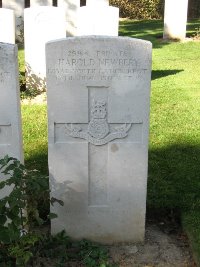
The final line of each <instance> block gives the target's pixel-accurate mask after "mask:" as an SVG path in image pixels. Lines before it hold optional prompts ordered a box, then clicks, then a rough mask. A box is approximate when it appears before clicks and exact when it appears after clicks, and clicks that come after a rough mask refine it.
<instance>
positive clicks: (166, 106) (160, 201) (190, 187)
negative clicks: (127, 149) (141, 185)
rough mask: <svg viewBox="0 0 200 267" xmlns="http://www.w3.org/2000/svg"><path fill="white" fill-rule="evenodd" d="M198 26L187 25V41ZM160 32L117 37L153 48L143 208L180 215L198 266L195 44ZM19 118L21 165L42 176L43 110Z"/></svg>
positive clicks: (138, 30)
mask: <svg viewBox="0 0 200 267" xmlns="http://www.w3.org/2000/svg"><path fill="white" fill-rule="evenodd" d="M199 26H200V20H193V21H190V22H189V23H188V32H187V36H188V37H189V36H193V35H194V34H195V29H196V28H197V27H199ZM162 29H163V22H162V21H158V20H153V21H140V22H139V21H123V22H121V24H120V35H121V36H129V37H134V38H142V39H145V40H149V41H151V42H152V43H153V71H152V91H151V119H150V144H149V177H148V199H147V206H148V209H149V210H150V209H157V210H159V209H160V210H161V209H162V210H163V209H164V210H171V209H176V210H179V211H180V212H181V214H182V215H181V216H182V222H183V227H184V229H185V231H187V233H188V236H189V238H190V240H191V244H192V247H193V251H194V252H195V253H196V258H197V259H199V262H200V121H199V118H200V75H199V73H200V52H199V51H200V42H167V41H163V40H162ZM20 53H21V54H20V58H21V62H23V59H22V58H23V51H22V52H21V51H20ZM22 114H23V134H24V149H25V163H26V165H27V167H30V168H36V169H39V170H41V171H42V172H43V173H47V172H48V168H47V118H46V106H44V105H43V106H39V105H29V106H28V105H23V106H22Z"/></svg>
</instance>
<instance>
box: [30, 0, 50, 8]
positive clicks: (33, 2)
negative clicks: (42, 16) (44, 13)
mask: <svg viewBox="0 0 200 267" xmlns="http://www.w3.org/2000/svg"><path fill="white" fill-rule="evenodd" d="M30 6H31V7H33V6H52V0H30Z"/></svg>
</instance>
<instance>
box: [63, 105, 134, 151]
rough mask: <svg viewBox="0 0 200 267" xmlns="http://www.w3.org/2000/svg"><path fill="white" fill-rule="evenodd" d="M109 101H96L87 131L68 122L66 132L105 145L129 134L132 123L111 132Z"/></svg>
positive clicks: (98, 144) (94, 143)
mask: <svg viewBox="0 0 200 267" xmlns="http://www.w3.org/2000/svg"><path fill="white" fill-rule="evenodd" d="M106 105H107V103H106V102H105V101H94V102H93V105H92V108H91V120H90V122H89V124H88V129H87V131H84V130H83V129H82V128H81V127H80V126H78V125H77V124H76V126H75V125H73V124H67V126H66V134H68V135H69V136H71V137H74V138H81V139H85V140H87V141H88V142H89V143H91V144H93V145H96V146H100V145H105V144H107V143H108V142H110V141H113V140H115V139H121V138H124V137H126V136H127V135H128V131H129V130H130V128H131V126H132V124H123V125H121V126H120V127H116V128H114V131H111V132H110V127H109V124H108V122H107V108H106Z"/></svg>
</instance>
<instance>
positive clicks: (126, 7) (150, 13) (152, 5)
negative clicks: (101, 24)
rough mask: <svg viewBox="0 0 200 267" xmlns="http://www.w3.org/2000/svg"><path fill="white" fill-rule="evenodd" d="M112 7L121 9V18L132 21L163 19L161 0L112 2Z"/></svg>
mask: <svg viewBox="0 0 200 267" xmlns="http://www.w3.org/2000/svg"><path fill="white" fill-rule="evenodd" d="M110 5H112V6H116V7H119V11H120V17H122V18H123V17H125V18H131V19H160V18H162V17H163V6H164V5H163V1H161V0H140V1H138V0H136V1H131V0H110Z"/></svg>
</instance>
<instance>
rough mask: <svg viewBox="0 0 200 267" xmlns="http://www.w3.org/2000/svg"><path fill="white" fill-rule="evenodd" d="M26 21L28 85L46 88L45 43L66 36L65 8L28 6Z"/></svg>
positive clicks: (40, 88)
mask: <svg viewBox="0 0 200 267" xmlns="http://www.w3.org/2000/svg"><path fill="white" fill-rule="evenodd" d="M24 23H25V24H24V38H25V65H26V81H27V87H28V88H29V89H31V88H34V89H38V90H44V89H45V88H46V85H45V76H46V64H45V43H46V42H48V41H50V40H55V39H59V38H64V37H65V35H66V34H65V17H64V10H62V9H61V8H58V7H44V6H41V7H31V8H26V9H25V11H24Z"/></svg>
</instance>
